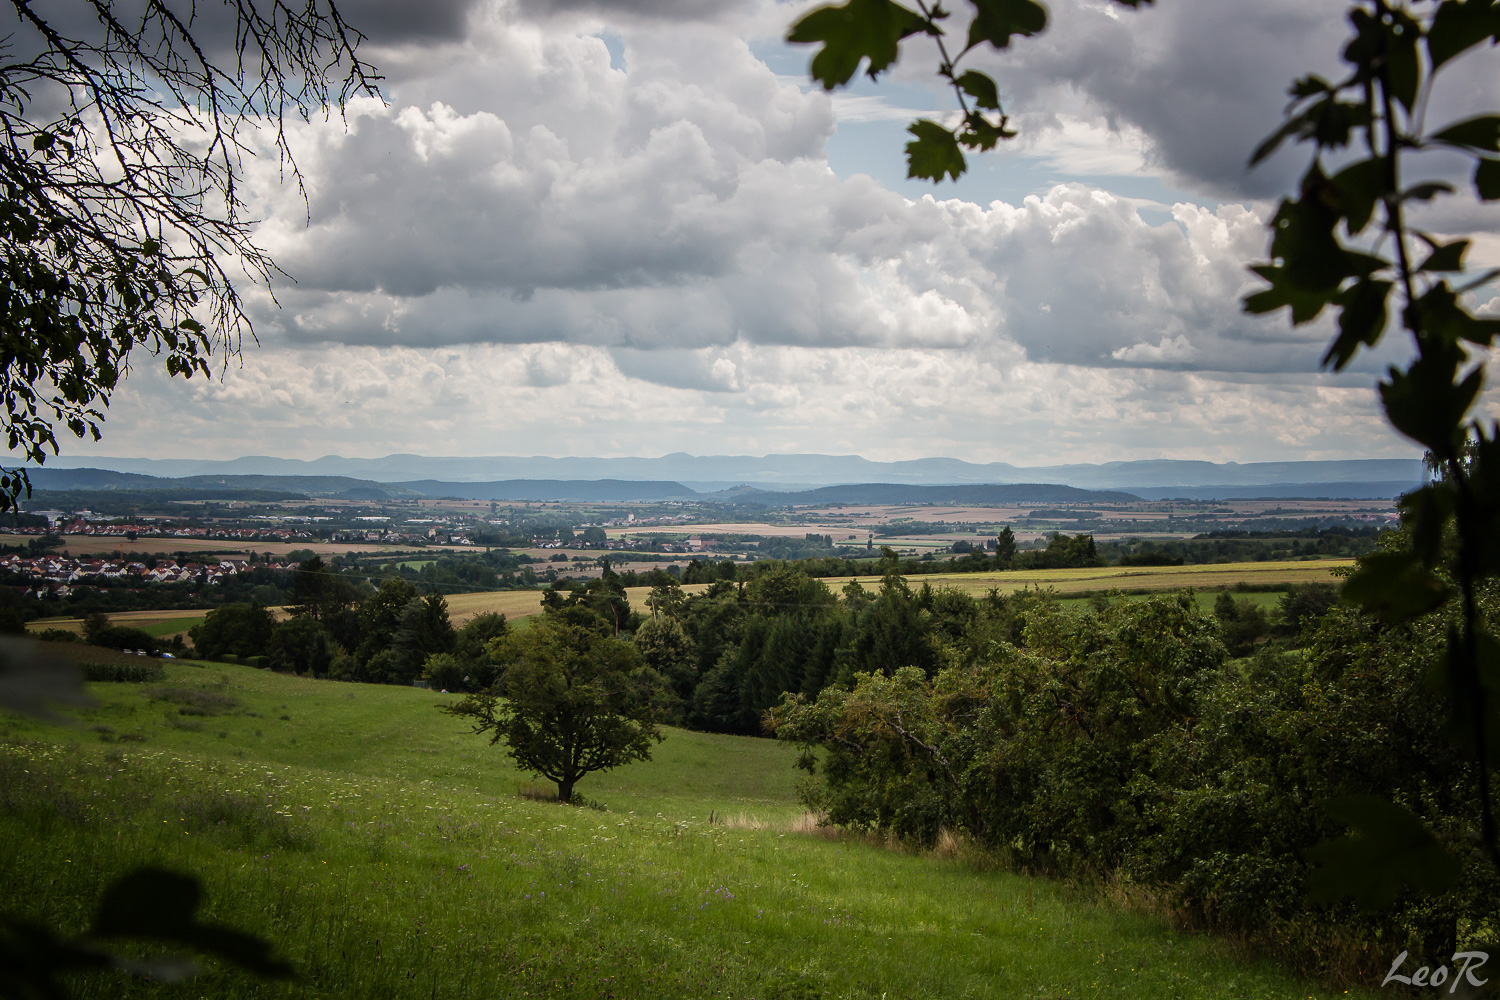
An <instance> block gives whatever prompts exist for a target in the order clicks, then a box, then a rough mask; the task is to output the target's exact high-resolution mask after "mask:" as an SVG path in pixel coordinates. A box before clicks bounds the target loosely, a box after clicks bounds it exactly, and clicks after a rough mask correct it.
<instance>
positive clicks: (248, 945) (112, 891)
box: [90, 868, 292, 979]
mask: <svg viewBox="0 0 1500 1000" xmlns="http://www.w3.org/2000/svg"><path fill="white" fill-rule="evenodd" d="M202 895H203V891H202V888H201V887H200V886H199V884H198V880H197V879H195V878H192V877H190V876H187V875H179V874H177V873H176V872H169V871H164V870H162V869H159V868H141V869H138V870H136V871H133V872H131V873H129V874H128V875H125V876H124V877H123V878H120V879H119V880H117V881H116V882H115V883H114V884H113V885H111V886H110V887H109V888H108V889H106V890H105V893H104V898H103V899H102V900H100V903H99V912H98V914H97V915H96V916H95V917H94V926H93V928H92V930H91V932H90V933H91V934H92V936H94V937H104V938H109V937H121V938H151V939H155V940H158V941H165V942H168V943H172V944H180V945H186V946H188V947H191V948H195V949H197V950H198V951H201V952H204V953H206V954H210V955H214V956H216V957H218V958H222V959H225V960H226V961H230V962H233V963H235V964H236V965H239V966H240V967H242V968H244V969H247V970H249V971H250V972H254V973H256V974H257V975H261V976H268V977H272V978H277V979H288V978H291V976H292V967H291V966H290V965H287V964H286V963H285V962H280V961H277V960H275V959H273V958H272V957H271V945H270V944H269V943H268V942H266V941H264V940H262V939H260V938H258V937H255V936H254V935H251V934H246V933H245V932H243V931H239V930H236V929H234V928H232V927H223V926H219V925H217V924H205V923H201V922H199V920H198V918H197V912H198V904H199V903H200V902H201V900H202Z"/></svg>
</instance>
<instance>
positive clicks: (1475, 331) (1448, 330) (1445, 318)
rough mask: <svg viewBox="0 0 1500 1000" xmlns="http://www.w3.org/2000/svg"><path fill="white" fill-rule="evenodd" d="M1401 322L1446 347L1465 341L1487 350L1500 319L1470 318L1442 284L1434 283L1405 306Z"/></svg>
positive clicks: (1499, 331)
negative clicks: (1442, 342) (1444, 344)
mask: <svg viewBox="0 0 1500 1000" xmlns="http://www.w3.org/2000/svg"><path fill="white" fill-rule="evenodd" d="M1405 318H1406V322H1407V324H1408V325H1409V326H1410V327H1411V328H1413V329H1415V330H1418V331H1420V332H1421V334H1422V336H1424V337H1427V338H1429V339H1433V340H1442V341H1444V342H1446V343H1449V344H1456V343H1458V342H1459V341H1460V340H1466V341H1468V342H1469V343H1471V344H1482V345H1484V346H1485V347H1488V346H1489V345H1490V344H1491V343H1492V342H1493V341H1494V339H1495V337H1496V336H1497V335H1500V319H1491V318H1488V317H1485V318H1483V319H1481V318H1479V317H1476V316H1474V315H1472V314H1471V313H1470V312H1469V311H1468V310H1467V309H1465V308H1464V306H1463V304H1462V303H1461V302H1459V299H1458V293H1457V292H1456V291H1454V290H1453V289H1452V288H1449V287H1448V283H1447V282H1446V281H1439V282H1437V283H1436V284H1434V285H1433V286H1432V287H1431V288H1429V289H1428V290H1427V291H1426V292H1424V293H1423V294H1422V296H1421V297H1420V298H1419V299H1417V301H1415V302H1413V303H1412V304H1411V305H1410V306H1408V307H1407V314H1406V317H1405Z"/></svg>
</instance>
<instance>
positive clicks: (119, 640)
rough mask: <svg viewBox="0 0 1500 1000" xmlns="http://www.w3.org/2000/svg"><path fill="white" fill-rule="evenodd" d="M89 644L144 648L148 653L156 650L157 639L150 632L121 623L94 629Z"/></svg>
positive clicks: (117, 647) (104, 647)
mask: <svg viewBox="0 0 1500 1000" xmlns="http://www.w3.org/2000/svg"><path fill="white" fill-rule="evenodd" d="M89 645H90V646H99V647H101V648H103V649H143V650H145V651H146V652H148V653H155V652H156V640H155V639H154V638H152V637H151V635H150V634H149V633H146V632H143V631H141V630H140V629H138V628H125V627H123V626H120V625H107V626H105V627H104V628H101V629H96V630H94V633H93V635H91V636H89Z"/></svg>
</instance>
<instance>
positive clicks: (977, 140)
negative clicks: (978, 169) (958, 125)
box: [958, 111, 1016, 152]
mask: <svg viewBox="0 0 1500 1000" xmlns="http://www.w3.org/2000/svg"><path fill="white" fill-rule="evenodd" d="M1015 134H1016V133H1014V132H1012V131H1010V130H1009V129H1006V128H1005V127H1003V126H1002V125H996V124H994V123H993V122H991V121H990V120H989V119H988V118H986V117H984V115H983V114H981V113H980V112H978V111H970V112H969V113H968V114H966V115H964V124H963V128H962V129H961V130H959V133H958V142H959V145H961V146H963V147H964V148H965V149H982V150H984V151H986V152H988V151H989V150H991V149H994V148H995V144H996V143H998V142H999V141H1000V140H1001V139H1010V138H1012V137H1014V136H1015Z"/></svg>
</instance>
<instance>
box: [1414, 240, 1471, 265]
mask: <svg viewBox="0 0 1500 1000" xmlns="http://www.w3.org/2000/svg"><path fill="white" fill-rule="evenodd" d="M1468 249H1469V241H1468V240H1454V241H1453V242H1452V243H1445V244H1443V245H1442V246H1437V245H1434V246H1433V248H1432V253H1431V254H1430V255H1429V256H1428V258H1427V259H1426V260H1424V261H1422V266H1421V267H1419V268H1417V270H1418V271H1462V270H1463V269H1464V253H1465V252H1466V251H1467V250H1468Z"/></svg>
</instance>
